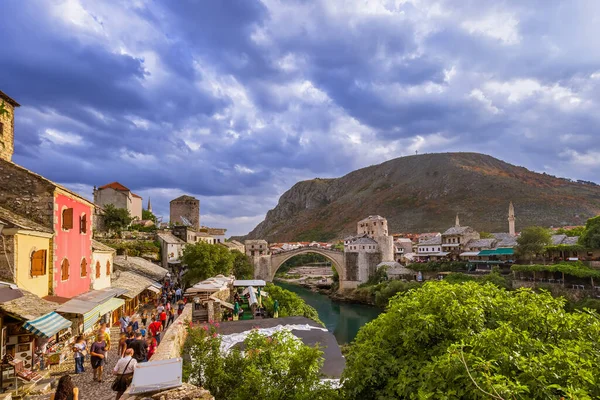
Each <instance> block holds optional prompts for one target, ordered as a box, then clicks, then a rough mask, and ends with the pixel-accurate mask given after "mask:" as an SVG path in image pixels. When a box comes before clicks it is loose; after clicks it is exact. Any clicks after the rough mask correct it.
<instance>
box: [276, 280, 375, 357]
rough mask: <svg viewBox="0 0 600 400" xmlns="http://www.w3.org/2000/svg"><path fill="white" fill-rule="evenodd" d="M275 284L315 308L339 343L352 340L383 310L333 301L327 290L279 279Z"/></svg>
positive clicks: (353, 303)
mask: <svg viewBox="0 0 600 400" xmlns="http://www.w3.org/2000/svg"><path fill="white" fill-rule="evenodd" d="M275 284H276V285H277V286H280V287H282V288H284V289H286V290H289V291H291V292H293V293H295V294H297V295H298V296H300V298H302V300H304V301H305V302H306V304H308V305H310V306H311V307H313V308H314V309H315V310H317V313H318V315H319V319H320V320H321V321H322V322H323V323H324V324H325V327H326V328H327V330H328V331H329V332H331V333H333V334H334V336H335V337H336V340H337V342H338V343H339V344H340V345H344V344H348V343H350V342H352V341H353V340H354V337H355V336H356V334H357V333H358V330H359V329H360V328H361V327H362V326H364V325H365V324H367V323H369V322H370V321H372V320H373V319H375V318H377V317H378V316H379V314H381V312H382V311H383V310H382V309H381V308H379V307H373V306H371V305H366V304H359V303H356V302H340V301H334V300H333V299H332V298H331V297H330V296H329V294H330V293H329V291H326V292H322V291H318V290H313V289H312V288H308V287H305V286H302V285H298V284H296V283H288V282H285V281H281V280H276V282H275Z"/></svg>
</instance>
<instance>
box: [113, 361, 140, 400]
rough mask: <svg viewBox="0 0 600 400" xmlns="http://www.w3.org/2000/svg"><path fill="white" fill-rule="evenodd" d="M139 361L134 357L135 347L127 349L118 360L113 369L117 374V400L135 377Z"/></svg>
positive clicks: (114, 388)
mask: <svg viewBox="0 0 600 400" xmlns="http://www.w3.org/2000/svg"><path fill="white" fill-rule="evenodd" d="M136 365H137V361H136V360H135V358H133V349H127V350H125V355H124V356H123V357H121V358H120V359H119V361H117V365H115V368H114V369H113V375H116V376H117V377H116V378H115V383H114V384H113V390H114V391H115V392H117V398H116V400H119V399H120V398H121V396H123V393H125V391H126V390H127V388H128V387H129V385H130V384H131V381H132V379H133V371H134V370H135V366H136Z"/></svg>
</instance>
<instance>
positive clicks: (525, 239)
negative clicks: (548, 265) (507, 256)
mask: <svg viewBox="0 0 600 400" xmlns="http://www.w3.org/2000/svg"><path fill="white" fill-rule="evenodd" d="M550 244H552V236H551V235H550V232H549V231H548V229H546V228H542V227H541V226H530V227H528V228H525V229H523V231H522V232H521V234H520V235H519V237H518V238H517V254H518V255H519V256H521V257H523V258H525V259H528V260H531V259H532V258H533V257H535V256H536V255H538V254H539V255H542V256H544V250H545V248H546V246H548V245H550Z"/></svg>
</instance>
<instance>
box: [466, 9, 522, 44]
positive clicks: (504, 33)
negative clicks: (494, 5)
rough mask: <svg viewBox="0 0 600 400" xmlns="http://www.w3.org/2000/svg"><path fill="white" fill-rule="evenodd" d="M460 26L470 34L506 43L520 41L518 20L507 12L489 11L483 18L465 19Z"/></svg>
mask: <svg viewBox="0 0 600 400" xmlns="http://www.w3.org/2000/svg"><path fill="white" fill-rule="evenodd" d="M461 26H462V27H463V28H464V29H465V30H467V31H468V32H469V33H471V34H473V33H478V34H483V35H487V36H490V37H492V38H494V39H498V40H500V41H501V42H502V43H503V44H506V45H515V44H518V43H519V42H520V41H521V37H520V36H519V20H518V19H517V18H515V16H514V15H511V14H509V13H498V12H495V13H491V14H489V15H487V16H485V17H483V18H477V19H474V20H469V21H465V22H463V23H462V24H461Z"/></svg>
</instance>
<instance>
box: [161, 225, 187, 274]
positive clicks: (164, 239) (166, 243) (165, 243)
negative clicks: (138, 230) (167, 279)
mask: <svg viewBox="0 0 600 400" xmlns="http://www.w3.org/2000/svg"><path fill="white" fill-rule="evenodd" d="M156 237H157V239H158V241H159V242H160V254H161V266H162V267H163V268H165V269H167V270H168V269H169V263H170V262H171V263H173V262H176V261H179V259H180V257H181V255H182V254H183V248H184V247H185V245H186V242H184V241H183V240H181V239H179V238H178V237H177V236H175V235H173V234H172V233H170V232H159V233H157V234H156Z"/></svg>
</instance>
